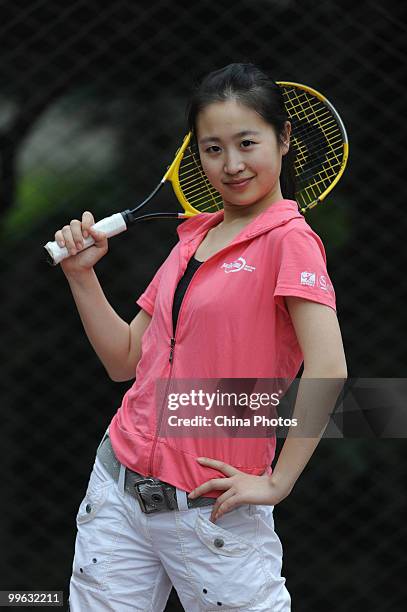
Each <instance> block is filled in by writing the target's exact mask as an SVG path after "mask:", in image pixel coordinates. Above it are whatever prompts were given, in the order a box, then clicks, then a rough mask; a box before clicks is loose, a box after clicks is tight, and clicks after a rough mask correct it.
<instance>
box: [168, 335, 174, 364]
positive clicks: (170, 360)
mask: <svg viewBox="0 0 407 612" xmlns="http://www.w3.org/2000/svg"><path fill="white" fill-rule="evenodd" d="M174 347H175V338H171V350H170V359H169V362H170V363H172V360H173V358H174Z"/></svg>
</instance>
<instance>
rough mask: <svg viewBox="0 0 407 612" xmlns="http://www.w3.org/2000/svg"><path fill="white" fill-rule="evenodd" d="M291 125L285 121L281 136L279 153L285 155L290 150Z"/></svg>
mask: <svg viewBox="0 0 407 612" xmlns="http://www.w3.org/2000/svg"><path fill="white" fill-rule="evenodd" d="M290 136H291V123H290V122H289V121H286V122H285V124H284V130H283V134H282V136H281V153H282V154H283V155H286V154H287V153H288V151H289V149H290Z"/></svg>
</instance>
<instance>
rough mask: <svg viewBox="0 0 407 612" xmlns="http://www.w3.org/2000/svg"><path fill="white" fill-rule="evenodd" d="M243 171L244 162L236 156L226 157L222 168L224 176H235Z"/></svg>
mask: <svg viewBox="0 0 407 612" xmlns="http://www.w3.org/2000/svg"><path fill="white" fill-rule="evenodd" d="M244 169H245V164H244V161H243V160H242V159H241V157H240V156H238V155H228V157H227V159H226V162H225V166H224V168H223V170H224V172H225V174H237V173H238V172H242V171H243V170H244Z"/></svg>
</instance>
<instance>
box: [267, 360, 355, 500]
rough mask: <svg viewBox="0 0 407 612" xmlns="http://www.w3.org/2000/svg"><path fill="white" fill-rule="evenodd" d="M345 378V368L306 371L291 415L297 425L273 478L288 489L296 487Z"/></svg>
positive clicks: (289, 434) (287, 440)
mask: <svg viewBox="0 0 407 612" xmlns="http://www.w3.org/2000/svg"><path fill="white" fill-rule="evenodd" d="M345 380H346V370H344V371H343V373H342V372H339V371H334V370H332V372H329V371H326V370H322V369H321V370H315V371H313V372H312V373H311V372H309V371H306V370H304V373H303V376H302V378H301V380H300V382H299V386H298V393H297V398H296V402H295V407H294V411H293V414H292V418H293V419H296V420H297V425H296V426H294V425H292V426H291V427H290V429H289V431H288V435H287V438H286V441H285V442H284V445H283V447H282V449H281V452H280V454H279V457H278V461H277V463H276V465H275V468H274V471H273V473H272V475H271V477H270V478H271V479H272V481H273V482H275V483H277V482H278V483H280V484H282V485H284V486H285V487H286V488H287V490H288V491H290V490H291V489H292V488H293V486H294V484H295V483H296V481H297V479H298V477H299V476H300V474H301V473H302V471H303V470H304V468H305V466H306V465H307V463H308V461H309V460H310V458H311V456H312V454H313V452H314V451H315V449H316V447H317V446H318V443H319V441H320V440H321V437H322V435H323V433H324V431H325V429H326V426H327V424H328V422H329V418H330V415H331V414H332V412H333V411H334V408H335V404H336V401H337V399H338V396H339V393H340V392H341V390H342V387H343V384H344V382H345Z"/></svg>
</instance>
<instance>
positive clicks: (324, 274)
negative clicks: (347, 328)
mask: <svg viewBox="0 0 407 612" xmlns="http://www.w3.org/2000/svg"><path fill="white" fill-rule="evenodd" d="M285 296H295V297H300V298H304V299H306V300H310V301H312V302H318V303H320V304H324V305H326V306H330V307H331V308H333V309H334V310H336V301H335V291H334V288H333V286H332V283H331V280H330V278H329V275H328V271H327V268H326V255H325V249H324V245H323V244H322V241H321V239H320V237H319V236H318V235H317V234H316V233H315V232H314V231H313V230H312V229H311V228H310V227H309V226H306V227H296V228H293V229H291V230H290V231H289V232H287V233H286V234H285V235H284V236H283V237H282V239H281V243H280V245H279V249H278V256H277V280H276V288H275V291H274V299H275V301H276V303H277V304H278V305H279V306H280V307H281V308H283V310H286V308H285V304H284V299H283V298H284V297H285Z"/></svg>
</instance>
